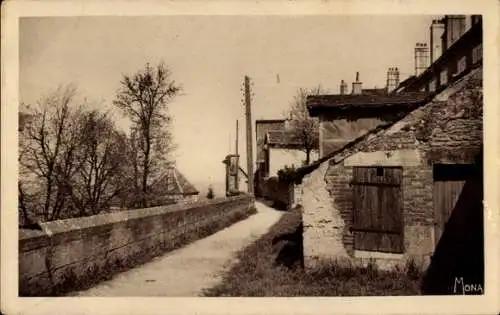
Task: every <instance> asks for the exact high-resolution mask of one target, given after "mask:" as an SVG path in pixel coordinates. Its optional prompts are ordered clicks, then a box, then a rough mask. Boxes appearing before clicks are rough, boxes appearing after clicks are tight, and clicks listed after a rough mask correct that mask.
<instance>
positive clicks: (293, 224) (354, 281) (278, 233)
mask: <svg viewBox="0 0 500 315" xmlns="http://www.w3.org/2000/svg"><path fill="white" fill-rule="evenodd" d="M300 226H301V213H300V209H294V210H292V211H290V212H287V213H285V214H284V215H283V216H282V218H281V219H280V221H278V222H277V223H276V224H275V225H274V226H273V227H271V229H270V230H269V232H268V233H267V234H265V235H264V236H262V237H261V238H260V239H258V240H257V241H256V242H255V243H253V244H251V245H250V246H248V247H247V248H245V249H244V250H242V251H241V252H239V253H238V255H237V258H238V263H237V264H236V265H234V266H233V268H232V269H231V270H230V271H229V272H228V273H227V274H226V275H225V277H224V279H223V281H222V283H220V284H219V285H217V286H216V287H214V288H211V289H208V290H205V292H204V294H205V296H365V295H366V296H370V295H418V294H419V284H420V283H419V279H420V276H419V273H418V268H417V266H416V264H415V263H414V262H413V263H408V265H407V266H406V268H404V270H403V269H402V270H401V271H384V270H380V269H379V268H378V267H377V265H376V263H375V261H373V260H371V261H369V262H368V264H367V266H366V267H361V266H358V265H354V264H353V263H350V261H344V260H332V261H329V262H321V263H318V265H317V266H316V267H315V268H313V269H311V270H308V271H307V272H306V271H305V270H304V269H303V268H301V264H300V259H296V261H295V263H294V264H293V265H292V266H291V267H289V268H287V267H285V266H283V265H281V264H276V263H275V261H276V258H277V257H278V256H279V253H280V251H281V249H282V248H283V247H284V246H285V245H286V244H287V242H289V241H286V240H282V239H283V237H282V236H283V235H286V234H293V233H294V232H296V231H297V229H298V228H300ZM276 240H279V241H276ZM273 243H274V245H273ZM412 264H413V265H412Z"/></svg>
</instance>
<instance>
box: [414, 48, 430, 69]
mask: <svg viewBox="0 0 500 315" xmlns="http://www.w3.org/2000/svg"><path fill="white" fill-rule="evenodd" d="M428 67H429V47H428V46H427V44H426V43H416V44H415V75H416V76H419V75H420V74H422V73H423V72H424V71H425V70H426V69H427V68H428Z"/></svg>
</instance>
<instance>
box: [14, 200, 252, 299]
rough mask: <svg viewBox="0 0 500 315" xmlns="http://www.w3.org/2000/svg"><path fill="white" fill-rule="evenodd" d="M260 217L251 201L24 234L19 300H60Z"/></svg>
mask: <svg viewBox="0 0 500 315" xmlns="http://www.w3.org/2000/svg"><path fill="white" fill-rule="evenodd" d="M253 213H255V202H254V198H253V197H252V196H248V195H242V196H236V197H231V198H218V199H214V200H207V201H202V202H198V203H195V204H176V205H169V206H163V207H154V208H146V209H134V210H126V211H120V212H115V213H106V214H101V215H95V216H90V217H82V218H74V219H66V220H59V221H52V222H46V223H42V224H41V227H42V231H38V230H24V229H20V231H19V295H20V296H55V295H61V294H64V293H65V292H69V291H72V290H75V289H82V288H85V287H89V286H91V285H92V284H95V283H97V282H99V281H101V280H105V278H103V277H108V278H109V277H110V276H111V275H114V274H116V273H118V272H120V271H123V270H125V269H128V268H131V267H134V266H136V265H139V264H141V263H144V262H146V261H148V260H150V259H151V258H153V257H155V256H158V255H160V254H162V253H164V252H167V251H169V250H172V249H175V248H178V247H180V246H182V245H184V244H187V243H189V242H191V241H194V240H196V239H199V238H202V237H205V236H207V235H209V234H212V233H214V232H216V231H218V230H221V229H223V228H224V227H227V226H229V225H231V224H232V223H234V222H236V221H239V220H241V219H244V218H246V217H248V216H249V215H251V214H253Z"/></svg>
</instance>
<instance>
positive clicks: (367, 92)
mask: <svg viewBox="0 0 500 315" xmlns="http://www.w3.org/2000/svg"><path fill="white" fill-rule="evenodd" d="M362 93H363V94H364V95H387V88H373V89H363V90H362Z"/></svg>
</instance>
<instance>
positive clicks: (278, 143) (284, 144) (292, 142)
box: [266, 130, 319, 149]
mask: <svg viewBox="0 0 500 315" xmlns="http://www.w3.org/2000/svg"><path fill="white" fill-rule="evenodd" d="M266 143H267V145H268V146H271V147H279V148H297V147H300V146H302V139H301V137H299V136H297V134H296V133H295V132H293V131H289V130H270V131H268V132H267V138H266ZM318 143H319V132H317V133H315V138H314V145H315V147H316V149H317V147H318Z"/></svg>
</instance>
